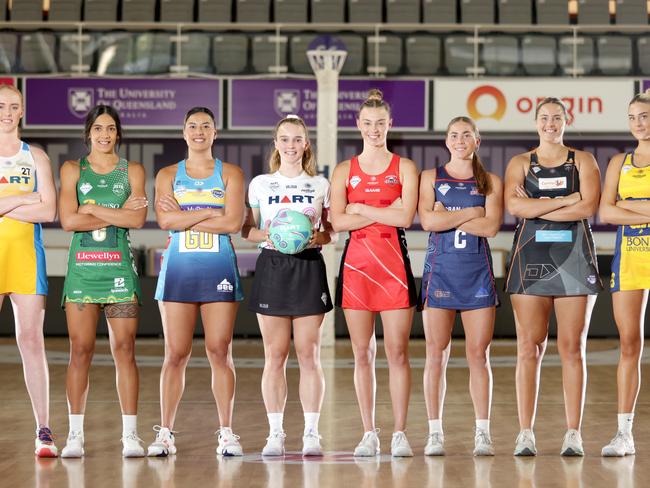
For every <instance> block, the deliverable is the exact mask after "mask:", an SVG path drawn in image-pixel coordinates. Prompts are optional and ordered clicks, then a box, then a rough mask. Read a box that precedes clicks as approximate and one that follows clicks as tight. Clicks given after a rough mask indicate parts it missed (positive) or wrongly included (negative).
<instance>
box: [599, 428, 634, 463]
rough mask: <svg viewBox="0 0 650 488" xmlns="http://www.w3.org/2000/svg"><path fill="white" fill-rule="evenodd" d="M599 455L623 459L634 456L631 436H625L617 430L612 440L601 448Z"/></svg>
mask: <svg viewBox="0 0 650 488" xmlns="http://www.w3.org/2000/svg"><path fill="white" fill-rule="evenodd" d="M601 454H602V455H603V456H605V457H623V456H628V455H633V454H636V450H635V449H634V439H633V438H632V434H625V433H623V432H621V431H620V430H619V431H618V432H617V433H616V435H615V436H614V438H613V439H612V440H611V441H609V444H607V445H606V446H605V447H603V450H602V451H601Z"/></svg>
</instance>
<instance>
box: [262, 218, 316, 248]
mask: <svg viewBox="0 0 650 488" xmlns="http://www.w3.org/2000/svg"><path fill="white" fill-rule="evenodd" d="M311 235H312V223H311V220H309V217H307V216H306V215H305V214H303V213H300V212H296V211H295V210H287V209H282V210H280V211H279V212H278V213H277V215H276V216H275V217H273V220H271V225H270V226H269V238H270V239H271V242H272V243H273V245H274V246H275V248H276V249H277V250H278V251H280V252H281V253H284V254H296V253H299V252H300V251H302V250H303V249H305V248H306V247H307V245H308V244H309V240H310V239H311Z"/></svg>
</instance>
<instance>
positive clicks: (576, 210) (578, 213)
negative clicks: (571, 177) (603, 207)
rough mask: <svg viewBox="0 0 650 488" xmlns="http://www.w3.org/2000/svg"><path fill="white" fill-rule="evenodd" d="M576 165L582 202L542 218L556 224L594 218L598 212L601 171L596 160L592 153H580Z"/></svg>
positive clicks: (544, 215)
mask: <svg viewBox="0 0 650 488" xmlns="http://www.w3.org/2000/svg"><path fill="white" fill-rule="evenodd" d="M576 164H579V165H580V166H579V167H578V175H579V178H580V200H578V201H577V202H574V203H572V204H570V205H567V206H565V207H562V208H561V209H558V210H554V211H553V212H549V213H546V214H542V215H541V217H542V218H543V219H546V220H552V221H554V222H571V221H573V220H582V219H587V218H589V217H592V216H593V215H594V214H595V213H596V211H597V210H598V202H599V201H600V170H599V169H598V163H597V162H596V159H595V158H594V157H593V155H591V154H590V153H587V152H584V151H578V152H577V154H576Z"/></svg>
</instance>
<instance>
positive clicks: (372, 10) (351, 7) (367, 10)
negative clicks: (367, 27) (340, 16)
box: [348, 0, 383, 24]
mask: <svg viewBox="0 0 650 488" xmlns="http://www.w3.org/2000/svg"><path fill="white" fill-rule="evenodd" d="M382 20H383V12H382V0H349V2H348V21H349V22H350V23H353V24H363V23H378V22H381V21H382Z"/></svg>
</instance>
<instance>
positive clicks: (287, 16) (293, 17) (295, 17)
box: [273, 0, 309, 23]
mask: <svg viewBox="0 0 650 488" xmlns="http://www.w3.org/2000/svg"><path fill="white" fill-rule="evenodd" d="M308 6H309V4H308V3H307V0H274V2H273V18H274V20H275V22H285V23H288V22H300V23H305V22H307V8H308Z"/></svg>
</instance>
